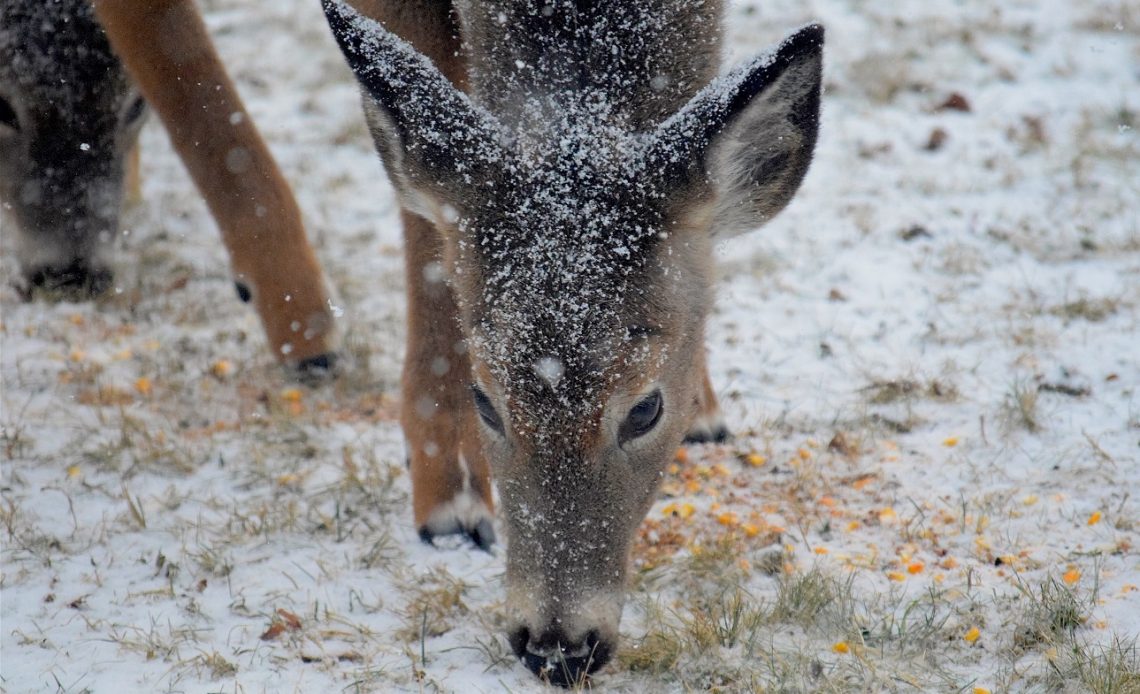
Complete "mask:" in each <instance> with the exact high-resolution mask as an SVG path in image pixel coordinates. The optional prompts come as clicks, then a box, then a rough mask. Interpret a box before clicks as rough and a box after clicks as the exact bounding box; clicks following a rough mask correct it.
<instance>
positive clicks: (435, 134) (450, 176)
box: [321, 0, 503, 221]
mask: <svg viewBox="0 0 1140 694" xmlns="http://www.w3.org/2000/svg"><path fill="white" fill-rule="evenodd" d="M321 4H322V6H323V7H324V11H325V17H326V18H327V19H328V22H329V27H330V28H331V29H332V33H333V36H334V37H335V38H336V41H337V43H338V44H339V45H340V49H341V52H342V53H344V57H345V59H347V61H348V65H349V67H351V68H352V71H353V73H354V74H355V75H356V79H357V81H359V82H360V86H361V88H362V91H363V100H364V112H365V116H366V117H367V120H368V125H369V129H370V130H371V131H372V138H373V140H374V141H375V143H376V149H377V150H378V151H379V152H380V156H381V158H382V159H383V160H384V167H385V169H386V170H387V171H388V176H389V177H390V178H391V179H392V184H393V185H394V186H395V187H396V190H397V193H398V194H399V196H400V202H401V204H403V205H404V206H405V207H406V208H408V209H410V210H412V211H413V212H416V213H418V214H421V215H423V216H424V217H427V218H428V219H429V220H433V221H434V220H435V217H436V216H437V215H438V213H439V210H440V208H441V206H443V205H445V204H446V205H452V206H455V207H461V206H462V204H463V200H464V199H465V198H466V197H467V192H468V191H470V190H471V189H473V188H475V187H477V186H479V185H483V184H485V183H486V182H487V181H490V180H492V179H493V172H492V171H491V169H492V168H493V167H494V166H495V165H496V164H497V163H498V162H500V161H501V159H502V156H503V150H502V146H501V145H500V138H499V135H498V134H499V131H500V128H499V126H498V123H497V121H495V119H494V118H493V117H492V116H491V115H490V114H488V113H487V112H486V111H484V110H482V109H480V108H478V107H477V106H475V105H474V104H473V103H471V100H470V99H468V98H467V95H466V94H464V93H462V92H461V91H459V90H458V89H456V88H455V86H454V85H452V84H451V82H450V81H448V79H447V78H446V77H444V76H443V75H442V74H441V73H440V72H439V70H438V69H436V67H435V66H434V65H433V64H432V63H431V61H430V60H428V59H427V58H426V57H425V56H423V55H422V54H421V53H419V52H418V51H416V49H414V48H413V47H412V46H410V45H409V44H408V43H406V42H405V41H403V40H402V39H400V38H398V37H397V36H395V35H394V34H392V33H391V32H389V31H388V30H387V29H385V28H384V27H383V26H381V25H380V24H379V23H378V22H376V21H374V20H372V19H369V18H368V17H365V16H363V15H361V14H359V13H358V12H356V11H355V10H354V9H352V8H351V7H349V6H348V5H346V4H345V3H344V2H343V0H322V3H321Z"/></svg>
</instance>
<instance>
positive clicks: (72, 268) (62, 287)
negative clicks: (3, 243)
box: [27, 260, 114, 301]
mask: <svg viewBox="0 0 1140 694" xmlns="http://www.w3.org/2000/svg"><path fill="white" fill-rule="evenodd" d="M27 278H28V283H29V284H30V285H31V286H32V288H33V289H36V290H41V291H43V292H46V293H47V294H48V295H49V296H54V297H58V298H61V299H65V300H70V301H81V300H83V299H90V298H93V297H96V296H99V295H100V294H102V293H104V292H106V291H107V290H108V289H110V288H111V282H112V281H113V280H114V275H113V274H112V273H111V271H110V270H108V269H106V268H103V267H93V266H90V265H88V264H87V263H86V262H84V261H81V260H76V261H73V262H71V263H70V264H68V265H61V266H45V267H40V268H37V269H35V270H33V271H31V272H29V273H28V274H27Z"/></svg>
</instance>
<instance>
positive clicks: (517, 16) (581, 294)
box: [323, 0, 823, 685]
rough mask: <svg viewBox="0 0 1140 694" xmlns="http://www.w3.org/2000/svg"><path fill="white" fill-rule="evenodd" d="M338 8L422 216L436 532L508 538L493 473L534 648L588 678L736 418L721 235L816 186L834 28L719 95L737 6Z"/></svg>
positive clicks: (755, 65) (411, 243) (408, 374)
mask: <svg viewBox="0 0 1140 694" xmlns="http://www.w3.org/2000/svg"><path fill="white" fill-rule="evenodd" d="M323 2H324V7H325V11H326V14H327V17H328V20H329V23H330V25H331V27H332V30H333V34H334V35H335V37H336V39H337V41H338V43H339V44H340V47H341V49H342V51H343V52H344V54H345V56H346V57H347V59H348V62H349V64H350V66H351V67H352V69H353V71H354V73H355V75H356V77H357V79H358V80H359V82H360V83H361V86H362V91H363V101H364V109H365V112H366V116H367V120H368V123H369V126H370V129H371V131H372V135H373V138H374V140H375V144H376V147H377V149H378V150H379V152H380V155H381V157H382V158H383V161H384V165H385V168H386V170H387V172H388V175H389V177H390V178H391V180H392V183H393V185H394V186H395V188H396V191H397V193H398V195H399V198H400V202H401V204H402V206H403V208H404V209H405V210H406V212H405V214H404V218H403V221H404V225H405V240H406V243H407V258H408V260H407V265H408V292H409V308H408V313H409V318H408V321H409V331H408V332H409V336H408V354H407V362H406V366H405V373H404V389H405V390H404V399H405V404H404V413H403V425H404V429H405V433H406V436H407V440H408V443H409V447H410V457H411V469H412V483H413V495H414V506H415V518H416V522H417V523H418V524H419V526H420V528H421V535H422V536H423V537H424V538H425V539H428V540H430V539H431V537H432V536H433V535H436V534H440V533H448V532H455V531H459V532H465V533H468V534H469V535H471V536H472V538H473V539H474V540H475V541H476V542H477V543H480V544H487V543H489V542H490V540H491V539H492V536H491V532H490V527H491V525H490V513H491V495H490V484H489V480H488V467H490V469H492V470H493V471H494V475H495V478H496V481H497V487H498V490H499V496H500V499H501V502H502V506H503V514H504V520H505V528H506V532H507V593H508V597H507V604H508V605H509V606H510V609H511V610H512V614H511V620H512V624H511V626H510V628H509V640H510V642H511V645H512V647H513V649H514V651H515V653H516V654H517V655H518V656H519V657H521V658H522V659H523V660H524V661H525V663H526V665H527V666H528V667H529V668H530V669H531V670H533V671H535V672H536V673H538V674H539V675H540V676H543V677H545V678H547V679H549V680H550V681H552V682H555V683H558V684H563V685H567V684H571V683H574V682H578V681H580V680H581V679H582V678H584V677H585V676H586V675H587V674H589V673H590V672H593V671H595V670H596V669H597V668H599V667H601V666H602V665H603V664H604V663H605V662H606V661H607V660H608V659H609V658H610V656H611V655H612V653H613V651H614V647H615V644H616V641H617V634H618V622H619V619H620V617H621V611H622V602H623V590H624V581H625V575H626V566H627V563H628V561H629V550H630V545H631V543H632V540H633V538H634V534H635V531H636V528H637V526H638V524H639V523H640V522H641V520H642V519H643V518H644V516H645V513H646V512H647V511H648V509H649V507H650V505H651V504H652V502H653V499H654V497H655V494H656V492H657V488H658V485H659V482H660V480H661V477H662V474H663V470H664V467H665V465H666V464H667V462H668V461H669V460H670V458H671V456H672V453H673V451H674V450H676V447H677V445H678V444H679V443H681V441H682V439H683V438H684V437H685V435H686V432H687V431H689V430H690V429H691V428H692V427H693V426H694V424H696V425H697V427H698V429H704V431H702V432H699V433H701V434H703V435H707V434H708V428H709V427H708V424H707V423H708V422H710V421H714V420H715V418H716V411H717V405H716V402H715V397H714V395H713V392H712V390H711V388H710V387H709V385H708V377H707V373H706V367H705V356H704V347H703V340H704V324H705V316H706V315H707V313H708V310H709V304H710V302H711V296H712V270H711V265H712V246H713V242H714V240H716V239H723V238H727V237H729V236H732V235H734V234H739V233H741V232H744V231H747V230H750V229H753V228H755V227H757V226H759V225H761V224H763V223H764V222H766V221H767V220H769V219H770V218H771V217H772V216H773V215H775V214H776V213H777V212H779V211H780V210H781V209H782V208H783V207H784V206H785V205H786V204H787V203H788V201H789V200H790V199H791V198H792V195H793V194H794V193H795V191H796V189H797V188H798V186H799V184H800V181H801V180H802V178H803V176H804V174H805V173H806V171H807V168H808V164H809V162H810V160H811V156H812V151H813V147H814V144H815V140H816V132H817V127H818V119H819V108H820V80H821V76H820V72H821V60H822V55H821V54H822V44H823V29H822V28H821V27H819V26H816V25H812V26H808V27H806V28H803V29H801V30H800V31H798V32H797V33H796V34H794V35H793V36H791V37H790V38H788V39H787V40H786V41H785V42H784V43H783V44H781V45H780V46H779V48H778V49H777V50H776V51H775V52H774V53H772V54H769V55H765V56H763V57H761V58H758V59H756V60H754V61H753V62H751V63H749V64H747V65H745V66H743V67H741V68H739V69H737V70H735V71H733V72H732V73H730V74H729V75H727V76H725V77H721V78H716V79H714V77H715V74H716V71H717V66H718V59H719V53H720V49H721V41H722V39H721V36H722V33H721V28H720V23H721V12H722V8H721V3H720V2H719V1H718V0H645V1H643V2H601V1H596V2H595V1H591V0H489V1H486V2H476V1H475V0H455V3H454V7H452V5H451V3H450V2H447V1H446V0H437V1H435V2H428V1H425V2H421V3H410V2H402V1H400V0H389V1H388V2H384V1H377V2H372V3H367V5H368V14H369V15H371V16H372V17H374V18H375V19H378V20H379V24H378V23H377V22H375V21H371V20H370V19H367V18H365V17H362V16H361V15H359V14H357V13H356V12H355V11H353V10H352V9H350V8H348V7H346V6H345V5H343V4H341V3H340V2H337V1H336V0H323ZM354 4H356V5H357V6H358V7H359V6H360V5H361V4H362V3H354ZM381 25H383V26H381ZM397 35H399V36H400V37H403V39H401V38H397ZM405 41H407V42H405ZM710 81H711V82H710ZM480 443H481V444H482V445H480ZM488 461H489V463H490V465H489V466H488Z"/></svg>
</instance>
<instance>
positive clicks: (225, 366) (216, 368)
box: [210, 359, 300, 399]
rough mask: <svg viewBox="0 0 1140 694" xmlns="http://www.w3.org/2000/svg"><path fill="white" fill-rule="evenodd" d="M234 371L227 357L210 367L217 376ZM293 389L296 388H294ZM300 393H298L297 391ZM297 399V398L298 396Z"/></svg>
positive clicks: (220, 376) (211, 371) (223, 376)
mask: <svg viewBox="0 0 1140 694" xmlns="http://www.w3.org/2000/svg"><path fill="white" fill-rule="evenodd" d="M233 372H234V365H233V363H231V362H230V360H229V359H219V360H217V361H216V362H214V364H213V366H211V367H210V373H212V374H214V375H215V376H217V377H218V378H225V377H226V376H229V375H230V374H232V373H233ZM293 390H296V389H295V388H294V389H293ZM298 395H300V393H298ZM298 399H299V398H298Z"/></svg>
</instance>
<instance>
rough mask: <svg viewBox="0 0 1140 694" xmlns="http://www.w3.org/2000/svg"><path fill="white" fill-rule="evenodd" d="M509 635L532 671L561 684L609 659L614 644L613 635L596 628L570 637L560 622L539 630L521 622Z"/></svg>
mask: <svg viewBox="0 0 1140 694" xmlns="http://www.w3.org/2000/svg"><path fill="white" fill-rule="evenodd" d="M508 638H509V640H510V643H511V648H512V649H513V650H514V652H515V655H517V656H518V657H519V658H520V659H522V661H523V663H525V664H526V666H527V668H528V669H529V670H530V671H531V672H533V673H534V674H536V675H538V676H539V677H540V678H541V679H543V680H544V681H547V682H550V683H551V684H554V685H558V686H560V687H571V686H575V685H579V684H581V683H583V682H584V680H585V679H586V677H587V676H589V675H590V674H592V673H594V672H597V671H598V670H599V669H601V668H602V666H604V665H605V664H606V663H608V662H609V660H610V658H611V657H612V656H613V652H614V648H615V646H616V644H617V637H616V635H614V636H612V637H605V636H603V635H602V634H601V632H600V631H599V630H597V629H592V630H590V631H588V632H586V633H585V634H583V635H582V636H580V637H578V638H571V637H569V636H568V635H567V634H566V632H565V631H564V630H563V629H562V628H561V627H559V626H550V627H547V628H546V629H544V630H543V631H542V632H540V633H539V634H535V633H534V632H532V631H531V630H530V629H529V628H527V627H525V626H520V627H518V628H516V629H515V630H514V631H512V632H511V633H510V635H509V637H508Z"/></svg>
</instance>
